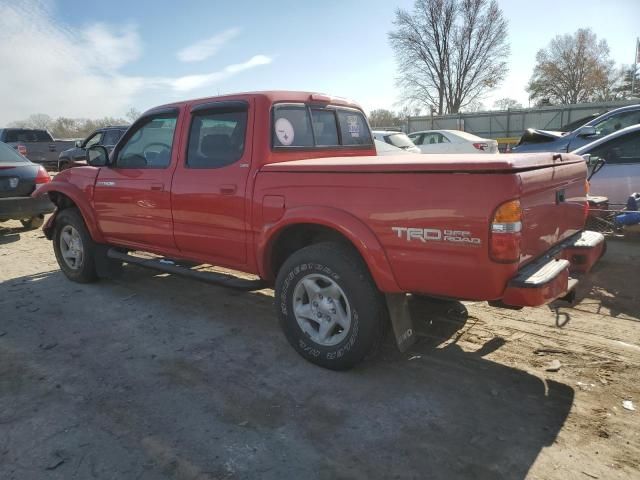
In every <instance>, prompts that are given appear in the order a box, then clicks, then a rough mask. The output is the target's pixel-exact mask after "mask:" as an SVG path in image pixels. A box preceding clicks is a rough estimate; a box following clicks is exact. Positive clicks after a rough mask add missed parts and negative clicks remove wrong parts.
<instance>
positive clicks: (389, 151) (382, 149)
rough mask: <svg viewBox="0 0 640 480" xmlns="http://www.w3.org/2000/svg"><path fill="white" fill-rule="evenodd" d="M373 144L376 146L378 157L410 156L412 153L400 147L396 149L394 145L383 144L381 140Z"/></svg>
mask: <svg viewBox="0 0 640 480" xmlns="http://www.w3.org/2000/svg"><path fill="white" fill-rule="evenodd" d="M373 143H374V144H375V146H376V153H377V154H378V155H410V154H411V152H407V151H406V150H403V149H401V148H398V147H394V146H393V145H391V144H389V143H386V142H381V141H380V140H374V141H373Z"/></svg>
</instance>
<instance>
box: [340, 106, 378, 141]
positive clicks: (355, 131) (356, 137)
mask: <svg viewBox="0 0 640 480" xmlns="http://www.w3.org/2000/svg"><path fill="white" fill-rule="evenodd" d="M338 120H339V121H340V131H341V133H342V145H371V143H372V141H371V134H370V133H369V127H368V126H367V122H366V120H365V119H364V115H363V114H362V113H360V112H358V111H352V110H338Z"/></svg>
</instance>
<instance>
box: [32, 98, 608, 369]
mask: <svg viewBox="0 0 640 480" xmlns="http://www.w3.org/2000/svg"><path fill="white" fill-rule="evenodd" d="M88 156H89V165H90V166H86V167H79V168H73V169H70V170H66V171H64V172H61V173H60V174H58V175H57V176H56V177H55V179H54V180H53V181H52V182H51V183H49V184H47V185H45V186H44V187H42V188H41V189H40V190H38V191H37V192H36V194H37V195H42V194H45V193H46V194H48V195H49V197H50V199H51V200H52V201H53V202H54V203H55V205H56V206H57V210H56V213H55V214H54V215H53V216H51V217H50V218H49V220H48V221H47V223H46V224H45V226H44V231H45V234H46V235H47V237H48V238H50V239H52V240H53V247H54V250H55V254H56V257H57V259H58V263H59V265H60V268H61V269H62V271H63V272H64V273H65V274H66V276H67V277H68V278H69V279H71V280H73V281H77V282H89V281H93V280H95V279H96V278H98V277H101V276H109V275H112V274H115V273H117V272H118V271H119V270H120V269H121V266H122V263H123V262H125V263H134V264H140V265H143V266H148V267H152V268H157V269H159V270H163V271H166V272H171V273H179V274H183V275H187V276H191V277H194V278H199V279H202V280H206V281H210V282H213V283H217V284H222V285H225V286H227V287H231V288H240V289H245V290H256V289H261V288H265V287H270V286H273V287H274V288H275V306H276V310H277V314H278V316H279V318H280V320H281V325H282V327H283V329H284V332H285V334H286V337H287V339H288V340H289V342H290V343H291V345H292V346H293V348H295V349H296V350H297V351H298V352H299V353H300V354H301V355H302V356H303V357H305V358H306V359H308V360H310V361H312V362H314V363H316V364H319V365H321V366H324V367H327V368H332V369H344V368H349V367H351V366H353V365H355V364H356V363H358V362H359V361H361V360H362V359H364V358H365V357H366V356H368V355H369V354H371V353H372V352H373V351H374V350H375V348H376V346H377V345H379V343H380V341H381V339H382V336H383V333H384V332H385V327H386V326H387V325H389V324H391V325H392V327H393V329H394V333H395V336H396V340H397V343H398V346H399V347H400V348H401V350H404V349H406V348H407V347H408V346H409V345H411V343H412V342H413V340H414V338H415V333H414V329H413V327H412V325H411V319H410V317H409V316H408V315H407V312H408V309H407V294H419V295H427V296H435V297H441V298H455V299H465V300H486V301H490V302H492V304H494V305H498V306H504V307H507V308H514V307H515V308H518V307H523V306H536V305H543V304H545V303H548V302H550V301H552V300H555V299H558V298H562V297H566V296H568V295H570V293H571V291H572V289H573V287H574V285H575V283H576V281H577V280H576V277H577V275H578V274H581V273H586V272H588V271H589V270H590V268H591V267H592V265H593V264H594V263H595V262H596V261H597V260H598V259H599V258H600V256H601V255H602V253H603V251H604V238H603V237H602V235H600V234H598V233H595V232H588V231H584V230H583V225H584V221H585V216H586V213H587V203H586V182H585V176H586V165H585V162H584V160H583V159H582V158H580V157H577V156H575V155H571V154H562V155H560V154H555V155H554V154H551V153H537V154H520V155H518V154H514V155H497V154H496V155H484V156H482V158H480V157H478V156H477V155H418V154H417V155H402V156H384V157H382V156H376V151H375V147H374V143H373V140H372V136H371V132H370V128H369V125H368V123H367V120H366V117H365V115H364V114H363V112H362V110H361V109H360V107H359V106H358V105H357V104H355V103H353V102H350V101H347V100H344V99H338V98H334V97H329V96H326V95H319V94H311V93H302V92H259V93H243V94H237V95H228V96H222V97H215V98H205V99H199V100H192V101H185V102H179V103H173V104H170V105H165V106H162V107H158V108H154V109H152V110H149V111H148V112H146V113H144V114H143V115H142V116H141V118H139V119H138V120H137V121H136V122H135V123H134V124H133V125H132V126H131V127H130V128H129V130H128V131H127V132H126V133H125V135H124V136H123V137H122V138H121V140H120V141H119V142H118V144H117V145H116V147H115V148H114V149H113V151H112V152H111V154H108V153H107V151H106V150H105V149H104V147H99V146H96V147H91V148H90V149H89V152H88ZM141 252H144V253H143V254H142V255H141ZM149 253H151V254H155V256H150V255H149ZM161 257H164V258H161ZM201 264H207V265H215V266H222V267H226V268H229V269H233V270H237V271H241V272H247V273H251V274H255V275H256V276H257V278H258V280H246V279H243V278H240V277H232V276H229V275H224V274H221V273H215V272H210V271H209V272H207V271H205V270H203V269H202V268H196V266H197V265H201Z"/></svg>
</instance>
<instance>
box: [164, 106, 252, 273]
mask: <svg viewBox="0 0 640 480" xmlns="http://www.w3.org/2000/svg"><path fill="white" fill-rule="evenodd" d="M249 107H250V105H249V103H248V102H246V101H222V102H212V103H201V104H196V105H194V106H193V107H192V108H191V111H190V112H188V113H186V115H188V120H187V121H186V122H185V129H188V132H186V135H188V137H187V138H188V144H187V149H186V152H184V153H185V157H184V161H181V162H180V164H179V165H178V167H177V169H176V173H175V175H174V178H173V186H172V206H173V220H174V225H175V227H174V232H175V233H174V235H175V239H176V244H177V246H178V248H179V249H180V250H182V251H183V252H185V253H192V254H197V255H205V256H207V258H210V259H211V262H212V263H217V264H221V265H227V266H241V265H244V264H246V262H247V251H246V248H247V247H246V243H247V241H246V240H247V228H248V227H247V210H248V205H247V203H248V200H247V196H248V195H247V192H246V189H247V179H248V175H249V171H250V166H251V152H252V144H251V141H250V140H251V139H252V138H253V120H252V119H253V115H254V113H253V109H251V108H249Z"/></svg>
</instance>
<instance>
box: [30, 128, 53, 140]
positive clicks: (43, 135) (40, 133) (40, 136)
mask: <svg viewBox="0 0 640 480" xmlns="http://www.w3.org/2000/svg"><path fill="white" fill-rule="evenodd" d="M34 133H35V135H36V142H51V141H53V139H52V138H51V135H49V133H48V132H46V131H44V130H36V131H35V132H34Z"/></svg>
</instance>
